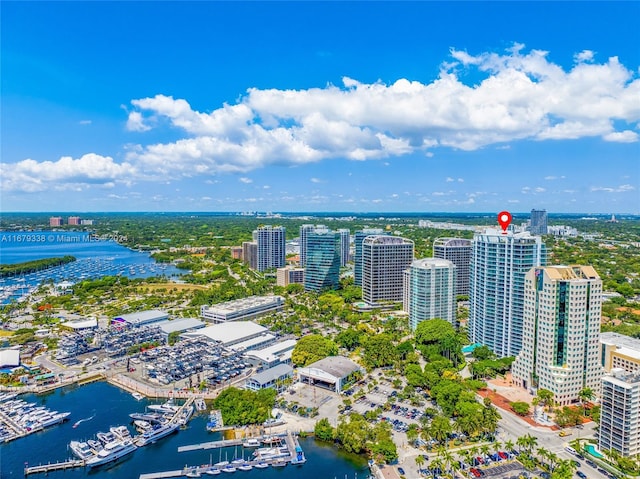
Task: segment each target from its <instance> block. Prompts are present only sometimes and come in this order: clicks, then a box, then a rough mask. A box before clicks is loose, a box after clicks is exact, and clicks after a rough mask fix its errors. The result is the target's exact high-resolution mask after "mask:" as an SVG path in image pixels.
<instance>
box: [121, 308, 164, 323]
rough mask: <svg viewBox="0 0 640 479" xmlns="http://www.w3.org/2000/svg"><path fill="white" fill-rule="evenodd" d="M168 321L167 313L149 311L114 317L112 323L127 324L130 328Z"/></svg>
mask: <svg viewBox="0 0 640 479" xmlns="http://www.w3.org/2000/svg"><path fill="white" fill-rule="evenodd" d="M168 319H169V313H166V312H164V311H160V310H159V309H151V310H148V311H138V312H137V313H127V314H121V315H120V316H116V317H115V318H113V320H112V321H111V322H112V323H127V324H128V325H130V326H144V325H150V324H152V323H159V322H160V321H166V320H168Z"/></svg>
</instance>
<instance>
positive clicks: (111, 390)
mask: <svg viewBox="0 0 640 479" xmlns="http://www.w3.org/2000/svg"><path fill="white" fill-rule="evenodd" d="M22 399H24V400H26V401H29V402H37V403H38V404H43V405H46V406H47V407H49V408H50V409H52V410H57V411H70V412H71V416H70V420H69V421H68V422H66V423H64V424H61V425H58V426H53V427H51V428H49V429H47V430H45V431H42V432H39V433H36V434H33V435H30V436H27V437H24V438H21V439H18V440H15V441H12V442H9V443H6V444H1V445H0V477H1V478H2V479H10V478H16V479H17V478H22V477H23V468H24V465H25V463H28V464H29V465H37V464H40V463H47V462H56V461H62V460H65V459H68V458H70V457H71V456H72V455H71V452H70V451H69V450H68V449H67V445H68V444H69V442H70V441H72V440H86V439H91V438H93V437H94V435H95V433H96V432H99V431H106V430H108V429H109V427H110V426H116V425H121V424H126V425H130V418H129V414H130V413H132V412H138V411H144V408H145V405H146V404H150V402H149V401H147V400H146V399H143V400H142V401H136V400H135V399H134V398H133V397H132V396H131V394H129V393H127V392H124V391H122V390H120V389H118V388H116V387H115V386H111V385H110V384H107V383H104V382H98V383H93V384H88V385H86V386H74V387H70V388H65V389H58V390H57V391H55V392H53V393H50V394H48V395H44V396H34V395H26V396H22ZM154 402H155V401H154ZM94 414H95V417H94V418H93V419H91V420H88V421H84V422H82V423H81V424H79V425H78V427H77V428H75V429H74V428H73V424H74V423H76V422H77V421H79V420H80V419H86V418H90V417H91V416H93V415H94ZM206 422H207V416H206V415H199V416H195V417H194V419H193V420H192V421H191V422H190V423H189V426H188V427H187V429H184V430H180V431H179V432H178V433H176V434H173V435H171V436H168V437H166V438H165V439H162V440H160V441H159V442H158V443H156V444H152V445H149V446H145V447H143V448H140V449H138V450H136V451H135V452H134V453H133V454H131V455H130V456H128V457H126V458H124V459H121V462H118V463H116V464H113V465H108V466H105V467H103V468H97V469H94V470H91V471H88V470H84V469H75V470H67V471H59V472H51V473H49V475H48V476H45V475H43V474H39V475H34V476H29V477H31V478H34V479H40V478H44V477H47V478H51V479H58V478H59V479H76V478H86V477H91V478H96V479H99V478H102V477H105V478H107V477H108V478H111V479H120V478H123V479H137V478H138V477H139V475H140V474H142V473H149V472H160V471H168V470H176V469H182V468H183V467H184V466H185V465H187V464H188V465H191V466H193V465H199V464H207V463H209V461H210V459H212V460H213V462H218V460H219V458H220V457H221V458H222V459H223V460H224V457H225V455H227V456H228V457H229V458H231V457H234V455H235V454H236V452H237V453H238V454H240V452H241V451H240V450H238V451H236V450H234V448H233V447H231V448H226V449H223V450H221V451H220V450H213V449H212V450H210V451H206V450H204V451H203V450H201V451H192V452H186V453H178V447H179V446H184V445H187V444H196V443H201V442H207V441H214V440H217V439H221V436H220V434H219V433H213V434H212V433H208V432H207V431H206V429H205V425H206ZM129 429H130V430H131V432H134V430H133V428H132V427H130V428H129ZM300 445H301V446H302V448H303V450H304V452H305V456H306V458H307V463H306V464H305V465H303V466H299V467H297V466H291V465H289V466H287V467H284V468H278V469H271V468H269V469H254V470H253V471H247V472H242V471H239V472H236V473H234V474H227V475H228V476H230V477H237V476H240V477H241V478H244V479H258V478H259V479H276V478H277V479H294V478H295V479H307V478H308V479H334V478H339V479H342V478H344V477H347V478H348V479H354V478H355V477H356V475H357V477H359V478H361V479H364V478H366V477H367V475H368V469H367V464H366V459H365V458H363V457H361V456H357V455H354V454H346V453H344V452H343V451H340V450H338V449H336V448H334V447H333V446H331V445H327V444H322V443H318V442H316V441H314V440H313V439H301V441H300ZM203 477H204V476H203ZM225 477H226V476H225Z"/></svg>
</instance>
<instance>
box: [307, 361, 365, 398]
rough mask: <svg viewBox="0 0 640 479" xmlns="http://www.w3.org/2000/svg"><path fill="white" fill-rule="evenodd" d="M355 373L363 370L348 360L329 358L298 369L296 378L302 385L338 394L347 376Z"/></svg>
mask: <svg viewBox="0 0 640 479" xmlns="http://www.w3.org/2000/svg"><path fill="white" fill-rule="evenodd" d="M356 371H363V368H361V367H360V366H359V365H358V364H356V363H354V362H353V361H351V360H350V359H349V358H345V357H344V356H329V357H326V358H324V359H321V360H320V361H316V362H315V363H312V364H309V366H307V367H306V368H298V377H299V378H300V382H302V383H308V384H313V385H319V386H322V387H326V388H327V389H332V390H333V391H335V392H336V393H338V394H340V391H342V387H343V386H344V385H345V384H346V383H347V381H348V379H349V376H351V375H352V374H353V373H355V372H356Z"/></svg>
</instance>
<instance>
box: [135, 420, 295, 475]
mask: <svg viewBox="0 0 640 479" xmlns="http://www.w3.org/2000/svg"><path fill="white" fill-rule="evenodd" d="M274 436H277V437H279V438H280V439H282V440H283V441H284V442H285V444H286V445H287V450H288V454H287V453H285V454H286V455H284V456H282V457H274V458H261V459H253V460H247V461H245V463H244V464H247V465H250V466H253V467H255V466H256V465H258V464H268V465H269V466H271V467H282V466H286V465H287V464H295V465H302V464H304V463H305V462H306V459H305V457H304V453H303V452H302V448H301V447H300V444H299V442H298V438H297V437H295V436H294V435H293V434H292V433H291V432H290V431H287V433H286V434H278V435H275V434H274V435H273V436H272V437H274ZM239 444H242V440H240V439H230V440H227V441H212V442H205V443H201V444H193V445H189V446H181V447H179V448H178V452H185V451H195V450H198V449H215V448H220V447H228V446H234V445H239ZM240 465H241V464H231V466H233V467H238V466H240ZM224 467H225V466H215V465H213V464H205V465H202V466H186V467H185V468H184V469H177V470H174V471H164V472H151V473H147V474H140V479H167V478H172V477H182V476H187V475H189V477H199V476H198V475H199V474H205V473H206V471H208V470H211V469H216V470H219V471H221V472H224ZM205 475H206V474H205Z"/></svg>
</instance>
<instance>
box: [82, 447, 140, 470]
mask: <svg viewBox="0 0 640 479" xmlns="http://www.w3.org/2000/svg"><path fill="white" fill-rule="evenodd" d="M136 449H137V448H136V446H135V444H133V443H132V442H131V441H113V442H109V443H107V444H105V446H104V449H102V450H101V451H100V452H98V454H96V455H95V456H94V457H92V458H91V459H89V460H88V461H87V462H86V465H87V467H88V468H92V467H97V466H102V465H103V464H108V463H109V462H113V461H117V460H118V459H120V458H121V457H124V456H126V455H128V454H131V453H132V452H133V451H135V450H136Z"/></svg>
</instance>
